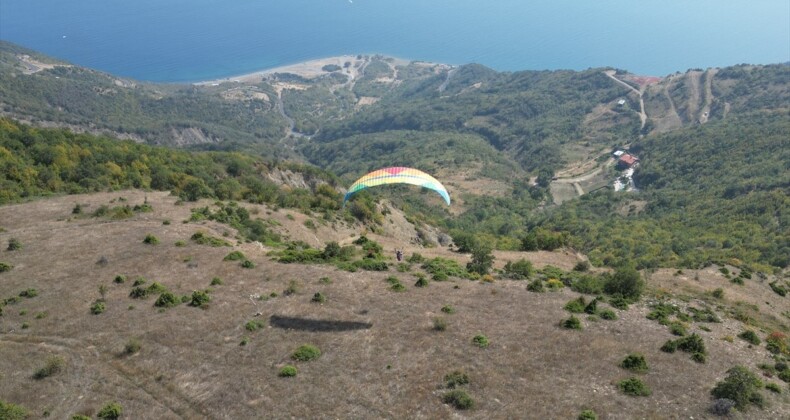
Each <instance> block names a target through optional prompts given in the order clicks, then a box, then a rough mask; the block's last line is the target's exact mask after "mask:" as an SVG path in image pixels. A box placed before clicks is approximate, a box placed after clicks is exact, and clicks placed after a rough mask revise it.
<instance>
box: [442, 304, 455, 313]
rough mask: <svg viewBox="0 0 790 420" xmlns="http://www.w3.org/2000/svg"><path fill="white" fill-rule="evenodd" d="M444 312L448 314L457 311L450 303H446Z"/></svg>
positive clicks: (443, 308) (443, 307)
mask: <svg viewBox="0 0 790 420" xmlns="http://www.w3.org/2000/svg"><path fill="white" fill-rule="evenodd" d="M442 312H444V313H446V314H454V313H455V308H453V307H452V306H450V305H444V306H442Z"/></svg>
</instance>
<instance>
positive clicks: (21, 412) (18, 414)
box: [0, 401, 30, 420]
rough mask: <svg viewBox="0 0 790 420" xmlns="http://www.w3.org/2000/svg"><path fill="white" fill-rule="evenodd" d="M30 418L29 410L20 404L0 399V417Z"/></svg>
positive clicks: (18, 419) (5, 419) (6, 419)
mask: <svg viewBox="0 0 790 420" xmlns="http://www.w3.org/2000/svg"><path fill="white" fill-rule="evenodd" d="M28 418H30V412H28V411H27V409H26V408H25V407H22V406H21V405H16V404H13V403H7V402H5V401H0V419H4V420H25V419H28Z"/></svg>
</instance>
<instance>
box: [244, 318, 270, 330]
mask: <svg viewBox="0 0 790 420" xmlns="http://www.w3.org/2000/svg"><path fill="white" fill-rule="evenodd" d="M264 326H265V324H264V322H263V321H261V320H259V319H252V320H249V321H247V323H246V324H244V329H245V330H247V331H250V332H253V331H258V330H259V329H261V328H263V327H264Z"/></svg>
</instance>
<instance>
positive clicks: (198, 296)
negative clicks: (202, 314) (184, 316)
mask: <svg viewBox="0 0 790 420" xmlns="http://www.w3.org/2000/svg"><path fill="white" fill-rule="evenodd" d="M210 301H211V297H210V296H209V295H208V293H207V292H206V291H204V290H195V291H194V292H192V300H191V301H190V302H189V306H194V307H197V308H206V307H207V306H208V303H209V302H210Z"/></svg>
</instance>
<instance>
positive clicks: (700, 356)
mask: <svg viewBox="0 0 790 420" xmlns="http://www.w3.org/2000/svg"><path fill="white" fill-rule="evenodd" d="M691 360H693V361H695V362H697V363H703V364H704V363H705V362H707V361H708V356H707V355H705V353H699V352H697V353H692V354H691Z"/></svg>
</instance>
